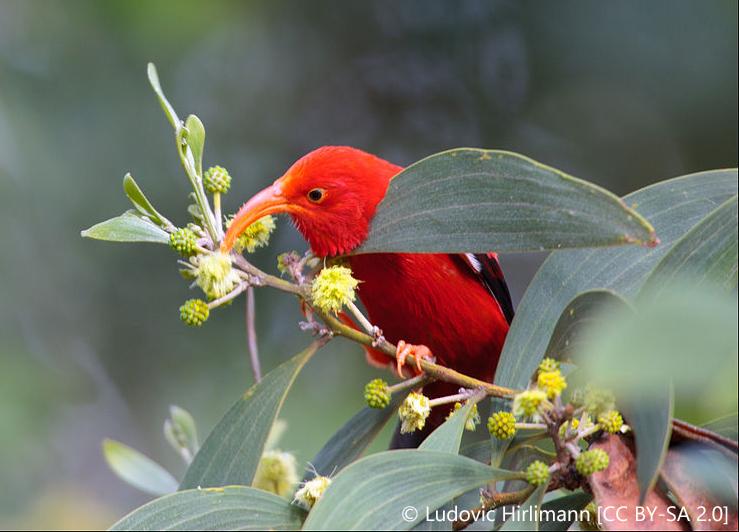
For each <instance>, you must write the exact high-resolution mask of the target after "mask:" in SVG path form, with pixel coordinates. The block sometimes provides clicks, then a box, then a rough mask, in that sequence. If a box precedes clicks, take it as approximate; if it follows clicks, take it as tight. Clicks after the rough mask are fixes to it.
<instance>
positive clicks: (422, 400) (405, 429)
mask: <svg viewBox="0 0 739 532" xmlns="http://www.w3.org/2000/svg"><path fill="white" fill-rule="evenodd" d="M430 413H431V405H429V398H428V397H426V396H425V395H423V394H421V393H418V392H411V393H409V394H408V397H406V398H405V400H404V401H403V404H402V405H400V408H399V409H398V417H400V432H401V434H407V433H409V432H414V431H416V430H421V429H422V428H423V427H424V426H425V425H426V418H428V417H429V414H430Z"/></svg>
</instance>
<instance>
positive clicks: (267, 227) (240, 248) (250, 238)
mask: <svg viewBox="0 0 739 532" xmlns="http://www.w3.org/2000/svg"><path fill="white" fill-rule="evenodd" d="M231 223H233V218H231V219H229V220H227V221H226V229H228V227H229V226H230V225H231ZM274 230H275V219H274V217H273V216H271V215H269V214H268V215H267V216H265V217H263V218H260V219H259V220H257V221H256V222H254V223H253V224H251V225H250V226H249V227H247V228H246V229H244V232H243V233H241V234H240V235H239V237H238V238H237V239H236V242H235V243H234V250H236V253H243V252H244V250H246V252H247V253H254V251H255V250H256V249H257V248H261V247H264V246H266V245H267V244H269V237H270V235H271V234H272V231H274Z"/></svg>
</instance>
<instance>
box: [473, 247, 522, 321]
mask: <svg viewBox="0 0 739 532" xmlns="http://www.w3.org/2000/svg"><path fill="white" fill-rule="evenodd" d="M462 257H463V259H464V261H465V263H466V264H467V265H468V266H469V267H470V268H471V269H472V271H473V272H474V273H475V275H477V277H478V278H479V279H480V282H481V283H482V284H483V285H485V287H486V288H487V289H488V291H489V292H490V294H491V295H492V296H493V297H494V298H495V300H496V301H497V302H498V305H499V306H500V310H501V311H502V312H503V315H504V316H505V318H506V320H507V321H508V323H509V324H510V323H511V322H512V321H513V315H514V312H513V301H511V293H510V292H509V291H508V284H506V281H505V276H504V275H503V269H502V268H501V267H500V262H498V255H497V254H496V253H477V254H472V253H467V254H465V255H463V256H462Z"/></svg>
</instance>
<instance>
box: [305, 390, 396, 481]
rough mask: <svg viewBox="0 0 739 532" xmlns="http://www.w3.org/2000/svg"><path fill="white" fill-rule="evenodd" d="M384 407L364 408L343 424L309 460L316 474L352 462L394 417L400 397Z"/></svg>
mask: <svg viewBox="0 0 739 532" xmlns="http://www.w3.org/2000/svg"><path fill="white" fill-rule="evenodd" d="M393 399H394V400H393V401H392V403H391V404H390V405H388V406H387V408H383V409H377V408H369V407H366V408H363V409H362V410H360V411H359V412H358V413H357V414H355V415H354V417H352V418H351V419H350V420H349V421H347V422H346V424H344V426H343V427H341V428H340V429H339V430H338V431H337V432H336V433H335V434H334V435H333V436H331V439H329V441H328V442H326V444H325V445H324V446H323V448H321V450H320V451H318V454H317V455H316V457H315V458H314V459H313V460H311V462H310V463H311V464H312V465H313V468H314V469H315V470H316V472H317V473H318V474H319V475H324V476H328V475H333V474H334V473H336V472H337V471H340V470H341V469H342V468H344V467H345V466H347V465H348V464H350V463H352V462H353V461H354V460H355V459H356V458H357V457H358V456H359V455H360V454H362V452H363V451H364V450H365V449H366V448H367V446H368V445H369V444H370V443H372V440H374V438H375V436H377V434H378V433H379V432H380V431H381V430H382V428H383V427H384V426H385V424H386V423H387V422H388V420H389V419H390V418H391V417H393V414H395V411H396V409H397V407H398V404H399V403H400V399H401V397H399V396H396V397H394V398H393Z"/></svg>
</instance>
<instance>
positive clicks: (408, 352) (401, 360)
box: [395, 340, 434, 377]
mask: <svg viewBox="0 0 739 532" xmlns="http://www.w3.org/2000/svg"><path fill="white" fill-rule="evenodd" d="M409 356H412V357H413V358H414V360H415V361H416V369H417V370H418V373H423V369H422V368H421V360H428V361H431V362H433V360H434V355H433V354H432V353H431V350H430V349H429V348H428V347H426V346H425V345H413V344H409V343H407V342H405V341H403V340H400V341H399V342H398V345H397V348H396V350H395V358H396V359H397V369H398V375H399V376H401V377H402V376H403V367H404V366H405V360H406V358H408V357H409Z"/></svg>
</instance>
